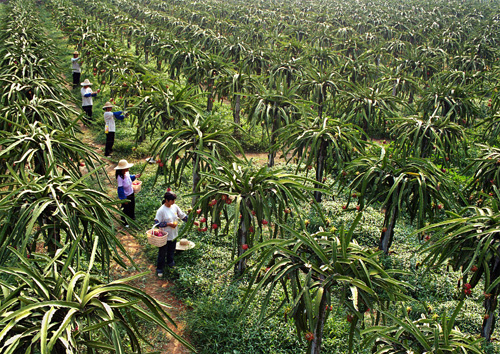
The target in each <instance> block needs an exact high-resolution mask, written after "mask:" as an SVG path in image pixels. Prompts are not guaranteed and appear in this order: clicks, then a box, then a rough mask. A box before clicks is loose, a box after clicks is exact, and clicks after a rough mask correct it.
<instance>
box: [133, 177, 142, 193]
mask: <svg viewBox="0 0 500 354" xmlns="http://www.w3.org/2000/svg"><path fill="white" fill-rule="evenodd" d="M141 184H142V181H139V180H137V179H136V180H135V181H134V182H132V189H133V190H134V193H136V194H137V193H139V192H140V191H141Z"/></svg>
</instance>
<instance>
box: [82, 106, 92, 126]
mask: <svg viewBox="0 0 500 354" xmlns="http://www.w3.org/2000/svg"><path fill="white" fill-rule="evenodd" d="M82 109H83V111H84V112H85V114H86V115H87V117H83V123H84V124H87V125H88V124H90V122H91V118H92V106H82Z"/></svg>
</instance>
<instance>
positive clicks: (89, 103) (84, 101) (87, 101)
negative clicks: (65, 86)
mask: <svg viewBox="0 0 500 354" xmlns="http://www.w3.org/2000/svg"><path fill="white" fill-rule="evenodd" d="M81 93H82V106H92V105H93V102H92V96H90V97H85V95H86V94H88V93H90V94H92V93H93V92H92V89H91V88H90V87H89V88H85V87H82V90H81Z"/></svg>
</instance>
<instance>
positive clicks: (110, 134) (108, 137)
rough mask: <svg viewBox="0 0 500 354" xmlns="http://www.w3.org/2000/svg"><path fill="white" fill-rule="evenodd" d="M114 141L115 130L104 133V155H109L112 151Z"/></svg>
mask: <svg viewBox="0 0 500 354" xmlns="http://www.w3.org/2000/svg"><path fill="white" fill-rule="evenodd" d="M114 143H115V132H108V134H106V148H105V149H104V156H109V155H110V154H111V153H112V152H113V144H114Z"/></svg>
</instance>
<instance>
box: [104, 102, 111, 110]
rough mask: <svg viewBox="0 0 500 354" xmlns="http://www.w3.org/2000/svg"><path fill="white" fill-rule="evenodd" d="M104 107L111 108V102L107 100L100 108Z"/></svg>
mask: <svg viewBox="0 0 500 354" xmlns="http://www.w3.org/2000/svg"><path fill="white" fill-rule="evenodd" d="M106 108H113V105H112V104H111V102H109V101H108V102H106V103H105V104H104V106H103V107H102V109H106Z"/></svg>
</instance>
